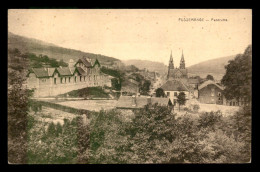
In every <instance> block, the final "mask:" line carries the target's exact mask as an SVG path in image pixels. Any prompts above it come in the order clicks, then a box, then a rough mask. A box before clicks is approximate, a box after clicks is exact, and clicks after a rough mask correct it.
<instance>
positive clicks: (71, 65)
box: [69, 59, 75, 68]
mask: <svg viewBox="0 0 260 172" xmlns="http://www.w3.org/2000/svg"><path fill="white" fill-rule="evenodd" d="M74 64H75V63H74V60H73V59H70V60H69V68H72V67H73V66H74Z"/></svg>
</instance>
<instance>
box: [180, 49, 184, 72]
mask: <svg viewBox="0 0 260 172" xmlns="http://www.w3.org/2000/svg"><path fill="white" fill-rule="evenodd" d="M180 69H185V60H184V55H183V50H182V55H181V62H180Z"/></svg>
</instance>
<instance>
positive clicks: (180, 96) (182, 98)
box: [177, 92, 186, 110]
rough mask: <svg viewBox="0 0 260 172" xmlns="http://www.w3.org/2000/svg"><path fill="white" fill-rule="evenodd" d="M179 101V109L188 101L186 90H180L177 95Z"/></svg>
mask: <svg viewBox="0 0 260 172" xmlns="http://www.w3.org/2000/svg"><path fill="white" fill-rule="evenodd" d="M177 102H178V104H179V110H180V106H182V105H185V103H186V95H185V93H184V92H180V93H179V94H178V96H177Z"/></svg>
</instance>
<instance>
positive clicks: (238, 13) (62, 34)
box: [8, 9, 252, 66]
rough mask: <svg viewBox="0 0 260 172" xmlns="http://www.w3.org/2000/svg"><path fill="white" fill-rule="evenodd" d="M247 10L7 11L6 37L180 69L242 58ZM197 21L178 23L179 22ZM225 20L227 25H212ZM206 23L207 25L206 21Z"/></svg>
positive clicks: (249, 17) (249, 31) (249, 20)
mask: <svg viewBox="0 0 260 172" xmlns="http://www.w3.org/2000/svg"><path fill="white" fill-rule="evenodd" d="M251 14H252V12H251V10H235V9H234V10H199V9H197V10H188V9H186V10H181V9H178V10H176V9H163V10H162V9H161V10H159V9H157V10H126V9H120V10H119V9H114V10H113V9H107V10H93V9H92V10H38V9H37V10H36V9H35V10H34V9H28V10H21V9H19V10H9V11H8V31H10V32H12V33H14V34H18V35H21V36H26V37H30V38H35V39H39V40H42V41H46V42H49V43H53V44H56V45H58V46H61V47H65V48H72V49H77V50H81V51H85V52H90V53H96V54H102V55H107V56H112V57H115V58H118V59H120V60H128V59H142V60H151V61H158V62H163V63H165V64H168V61H169V57H170V52H171V50H172V54H173V60H174V63H175V64H176V65H179V61H180V58H181V51H182V49H183V52H184V57H185V61H186V66H190V65H192V64H196V63H199V62H201V61H205V60H209V59H214V58H218V57H224V56H229V55H234V54H238V53H243V52H244V50H245V48H246V47H247V46H248V45H249V44H251V41H252V37H251V34H252V15H251ZM194 17H195V18H203V21H181V20H180V19H179V18H181V19H183V18H185V19H186V20H189V19H188V18H194ZM212 19H225V20H227V21H213V20H212ZM206 20H208V21H206Z"/></svg>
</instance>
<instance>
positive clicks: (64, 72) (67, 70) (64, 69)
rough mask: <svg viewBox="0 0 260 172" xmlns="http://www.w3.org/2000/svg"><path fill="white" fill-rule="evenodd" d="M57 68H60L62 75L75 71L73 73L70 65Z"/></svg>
mask: <svg viewBox="0 0 260 172" xmlns="http://www.w3.org/2000/svg"><path fill="white" fill-rule="evenodd" d="M57 70H58V72H59V74H60V75H62V76H68V75H73V73H71V71H70V68H69V67H59V68H57Z"/></svg>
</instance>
